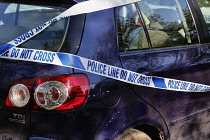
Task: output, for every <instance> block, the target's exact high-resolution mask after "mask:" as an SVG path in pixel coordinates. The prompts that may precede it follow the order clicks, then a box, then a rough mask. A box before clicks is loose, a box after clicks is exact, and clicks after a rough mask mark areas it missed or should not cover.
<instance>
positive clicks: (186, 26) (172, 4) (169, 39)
mask: <svg viewBox="0 0 210 140" xmlns="http://www.w3.org/2000/svg"><path fill="white" fill-rule="evenodd" d="M180 1H181V0H180ZM138 6H139V7H140V10H141V12H142V15H143V18H144V20H145V21H146V22H145V23H146V27H147V30H148V33H149V36H150V40H151V44H152V47H153V48H156V47H169V46H179V45H185V44H191V43H198V37H197V32H196V29H195V26H194V22H193V20H192V16H191V14H190V10H189V9H188V6H187V4H186V2H185V1H183V0H182V1H181V3H180V2H179V1H178V0H142V1H140V2H138Z"/></svg>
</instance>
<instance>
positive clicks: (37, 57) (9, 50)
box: [0, 0, 210, 92]
mask: <svg viewBox="0 0 210 140" xmlns="http://www.w3.org/2000/svg"><path fill="white" fill-rule="evenodd" d="M137 1H139V0H90V1H85V2H81V3H78V4H76V5H74V6H72V7H71V8H69V9H68V10H66V11H65V12H63V13H61V14H60V15H58V16H57V17H55V18H53V19H51V20H49V21H47V22H45V23H43V24H41V25H39V26H38V27H36V28H34V29H32V30H30V31H28V32H27V33H25V34H23V35H21V36H20V37H17V38H16V39H14V40H12V41H10V42H8V43H7V44H5V45H3V46H1V47H0V55H1V58H6V59H14V60H23V61H30V62H38V63H45V64H53V65H59V66H64V67H70V68H75V69H79V70H83V71H87V72H90V73H94V74H97V75H101V76H105V77H108V78H112V79H115V80H119V81H122V82H126V83H130V84H134V85H140V86H145V87H151V88H159V89H166V90H174V91H185V92H186V91H187V92H207V91H210V86H209V85H203V84H198V83H193V82H188V81H181V80H176V79H169V78H162V77H155V76H146V75H143V74H139V73H136V72H132V71H129V70H126V69H122V68H118V67H115V66H111V65H108V64H104V63H101V62H98V61H94V60H90V59H86V58H83V57H80V56H77V55H72V54H67V53H57V52H50V51H44V50H35V49H27V48H16V46H18V45H20V44H22V43H24V42H25V41H27V40H29V39H31V38H32V37H34V36H36V35H37V34H39V33H40V32H42V31H43V30H44V29H46V28H47V27H48V26H50V25H51V24H52V23H53V22H56V21H58V20H62V19H64V18H68V17H70V16H73V15H78V14H84V13H90V12H95V11H99V10H105V9H109V8H113V7H117V6H121V5H126V4H129V3H133V2H137Z"/></svg>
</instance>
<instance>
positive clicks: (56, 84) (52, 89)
mask: <svg viewBox="0 0 210 140" xmlns="http://www.w3.org/2000/svg"><path fill="white" fill-rule="evenodd" d="M25 81H26V80H22V81H19V82H16V83H15V84H14V85H13V86H12V87H11V89H10V91H11V90H12V89H13V90H14V87H19V86H20V87H22V89H23V90H22V89H21V90H17V92H15V94H14V95H18V96H17V97H18V98H17V99H18V100H17V99H16V98H15V99H14V101H13V100H11V93H9V96H8V98H7V101H6V105H7V106H11V107H24V108H26V106H29V105H28V104H29V103H28V102H27V100H29V99H28V98H27V97H30V99H31V100H32V108H33V109H46V110H69V109H70V110H75V109H78V108H80V107H81V106H82V105H83V104H84V103H85V102H86V99H87V96H88V93H89V80H88V78H87V77H86V76H85V75H82V74H74V75H62V76H45V77H39V78H35V79H31V80H27V81H30V82H28V83H27V82H25ZM21 84H22V85H21ZM32 85H34V90H33V89H32V88H31V87H32ZM23 87H24V88H23ZM15 89H17V88H15ZM27 89H28V92H29V93H30V94H29V96H26V95H27ZM24 99H25V100H24ZM16 100H17V101H16ZM21 101H22V104H21V103H20V104H21V105H22V106H21V105H16V104H15V103H16V102H17V103H19V102H21ZM23 101H25V102H23ZM26 102H27V103H26Z"/></svg>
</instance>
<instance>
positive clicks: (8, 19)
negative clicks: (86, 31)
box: [0, 3, 67, 51]
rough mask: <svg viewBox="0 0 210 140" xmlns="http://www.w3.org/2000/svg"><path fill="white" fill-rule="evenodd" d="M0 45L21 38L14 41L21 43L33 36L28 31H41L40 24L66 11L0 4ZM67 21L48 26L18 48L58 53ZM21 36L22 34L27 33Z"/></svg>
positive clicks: (58, 8) (36, 6)
mask: <svg viewBox="0 0 210 140" xmlns="http://www.w3.org/2000/svg"><path fill="white" fill-rule="evenodd" d="M0 8H1V9H2V10H0V14H1V15H0V32H1V33H3V34H0V44H1V45H2V44H5V43H7V42H8V41H11V40H13V39H15V38H16V37H19V36H20V35H22V36H21V39H17V40H16V41H20V42H22V40H24V39H25V38H26V37H27V36H30V35H32V34H34V33H33V32H32V31H29V30H31V29H33V28H35V27H37V26H39V28H37V30H39V29H42V28H43V27H42V26H40V25H41V24H43V23H45V22H47V21H48V20H50V19H52V18H54V17H55V16H57V15H59V14H60V13H61V12H63V11H64V10H66V9H65V8H62V7H53V6H38V5H24V4H6V3H1V4H0ZM66 22H67V20H60V21H58V22H55V23H53V24H52V25H50V26H49V27H48V28H47V29H46V30H44V31H43V32H41V33H40V34H38V35H37V36H35V37H33V38H32V39H30V40H29V41H27V42H25V43H23V44H22V45H21V46H19V47H24V48H32V49H43V50H50V51H59V49H60V47H61V44H62V42H63V39H64V37H65V30H66ZM28 31H29V33H27V34H25V35H23V34H24V33H26V32H28Z"/></svg>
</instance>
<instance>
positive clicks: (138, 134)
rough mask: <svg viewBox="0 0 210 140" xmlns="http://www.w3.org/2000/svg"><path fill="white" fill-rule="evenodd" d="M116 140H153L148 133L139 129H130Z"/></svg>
mask: <svg viewBox="0 0 210 140" xmlns="http://www.w3.org/2000/svg"><path fill="white" fill-rule="evenodd" d="M114 140H152V139H151V138H150V137H149V136H148V135H147V134H146V133H144V132H142V131H139V130H137V129H133V128H131V129H128V130H127V131H125V132H124V133H122V134H121V135H119V136H118V137H117V138H115V139H114Z"/></svg>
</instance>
